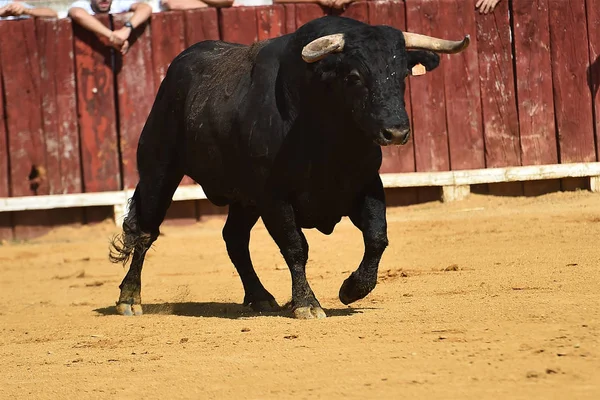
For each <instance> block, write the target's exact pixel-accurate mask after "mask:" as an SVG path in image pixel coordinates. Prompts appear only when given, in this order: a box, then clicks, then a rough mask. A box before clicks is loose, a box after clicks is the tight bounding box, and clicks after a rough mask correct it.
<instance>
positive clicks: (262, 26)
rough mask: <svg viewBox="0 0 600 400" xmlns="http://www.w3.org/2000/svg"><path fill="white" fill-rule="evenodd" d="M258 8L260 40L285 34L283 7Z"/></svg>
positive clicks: (257, 19)
mask: <svg viewBox="0 0 600 400" xmlns="http://www.w3.org/2000/svg"><path fill="white" fill-rule="evenodd" d="M255 8H256V21H257V23H258V25H257V33H258V34H257V36H258V40H266V39H272V38H276V37H279V36H281V35H283V34H285V10H284V8H283V6H282V5H277V4H276V5H273V6H265V7H255Z"/></svg>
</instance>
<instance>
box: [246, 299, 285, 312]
mask: <svg viewBox="0 0 600 400" xmlns="http://www.w3.org/2000/svg"><path fill="white" fill-rule="evenodd" d="M250 307H251V308H252V309H253V310H254V311H257V312H275V311H279V310H281V307H279V304H277V302H276V301H275V299H272V300H259V301H253V302H252V303H250Z"/></svg>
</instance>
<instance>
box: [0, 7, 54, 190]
mask: <svg viewBox="0 0 600 400" xmlns="http://www.w3.org/2000/svg"><path fill="white" fill-rule="evenodd" d="M1 29H2V32H0V37H10V38H11V40H2V41H0V54H1V56H2V61H1V62H2V77H3V80H4V96H5V104H4V106H5V108H6V123H7V130H8V150H9V152H10V157H11V165H10V181H11V194H12V195H13V196H26V195H32V194H48V193H49V186H48V181H47V179H46V178H45V174H44V172H43V171H44V170H46V169H47V166H46V154H45V149H44V135H43V128H42V112H41V93H40V68H39V55H38V49H37V42H36V35H35V22H34V20H33V19H28V20H23V21H6V22H3V23H2V25H1ZM34 169H35V170H38V171H39V172H40V176H39V177H38V179H35V180H32V179H30V178H29V176H30V174H31V172H32V171H33V170H34Z"/></svg>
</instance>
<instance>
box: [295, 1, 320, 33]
mask: <svg viewBox="0 0 600 400" xmlns="http://www.w3.org/2000/svg"><path fill="white" fill-rule="evenodd" d="M326 14H327V13H326V12H325V9H324V8H323V7H321V6H320V5H318V4H305V3H301V4H300V3H298V4H296V29H298V28H300V27H301V26H302V25H304V24H306V23H307V22H310V21H312V20H313V19H317V18H321V17H323V16H325V15H326Z"/></svg>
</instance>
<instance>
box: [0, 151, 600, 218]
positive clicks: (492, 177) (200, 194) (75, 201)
mask: <svg viewBox="0 0 600 400" xmlns="http://www.w3.org/2000/svg"><path fill="white" fill-rule="evenodd" d="M576 177H591V178H592V180H593V182H597V181H599V178H597V177H600V162H591V163H573V164H552V165H532V166H525V167H507V168H487V169H472V170H464V171H442V172H407V173H398V174H382V175H381V179H382V181H383V186H384V187H386V188H407V187H422V186H465V185H476V184H482V183H500V182H517V181H532V180H544V179H560V178H576ZM596 186H600V185H592V187H591V189H592V190H594V191H595V187H596ZM597 190H600V187H599V188H597ZM132 195H133V190H132V189H129V190H121V191H113V192H98V193H73V194H60V195H45V196H26V197H6V198H0V212H8V211H28V210H48V209H53V208H71V207H91V206H119V207H121V208H123V207H126V204H127V200H128V199H129V198H130V197H131V196H132ZM201 199H206V194H205V193H204V191H203V190H202V188H201V187H200V186H199V185H192V186H180V187H179V188H177V191H176V192H175V194H174V195H173V201H182V200H201Z"/></svg>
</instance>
